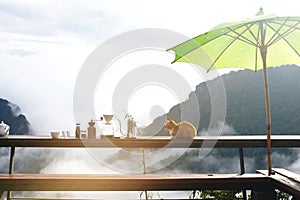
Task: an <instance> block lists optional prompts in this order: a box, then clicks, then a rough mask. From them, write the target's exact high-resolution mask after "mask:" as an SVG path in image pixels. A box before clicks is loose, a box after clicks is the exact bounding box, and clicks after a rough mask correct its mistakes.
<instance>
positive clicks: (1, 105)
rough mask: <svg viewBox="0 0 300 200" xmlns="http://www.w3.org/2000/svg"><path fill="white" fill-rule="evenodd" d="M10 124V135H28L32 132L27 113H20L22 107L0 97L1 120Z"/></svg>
mask: <svg viewBox="0 0 300 200" xmlns="http://www.w3.org/2000/svg"><path fill="white" fill-rule="evenodd" d="M1 121H4V123H6V124H8V125H9V126H10V131H9V134H10V135H21V134H22V135H27V134H29V132H30V124H29V122H28V121H27V119H26V117H25V115H23V114H20V107H19V106H17V105H16V104H13V103H11V102H9V101H8V100H6V99H2V98H0V122H1Z"/></svg>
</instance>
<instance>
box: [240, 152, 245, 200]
mask: <svg viewBox="0 0 300 200" xmlns="http://www.w3.org/2000/svg"><path fill="white" fill-rule="evenodd" d="M239 155H240V170H241V175H242V174H245V162H244V151H243V147H240V148H239ZM243 199H244V200H246V199H247V192H246V190H243Z"/></svg>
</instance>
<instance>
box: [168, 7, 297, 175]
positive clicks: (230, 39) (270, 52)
mask: <svg viewBox="0 0 300 200" xmlns="http://www.w3.org/2000/svg"><path fill="white" fill-rule="evenodd" d="M169 50H173V51H174V52H175V53H176V57H175V60H174V61H173V62H189V63H194V64H198V65H200V66H202V67H204V68H206V69H207V71H209V70H212V69H219V68H248V69H251V70H255V71H256V70H259V69H263V71H264V81H265V95H266V124H267V148H268V172H269V175H271V169H272V161H271V116H270V104H269V88H268V76H267V71H266V68H267V67H268V66H279V65H283V64H298V63H300V54H299V52H300V17H277V16H275V15H264V14H263V11H262V9H260V11H259V12H258V13H257V14H256V16H255V17H254V18H252V19H247V20H244V21H240V22H228V23H223V24H220V25H219V26H217V27H215V28H213V29H212V30H210V31H209V32H206V33H204V34H201V35H199V36H197V37H195V38H193V39H191V40H188V41H186V42H184V43H182V44H179V45H177V46H175V47H173V48H171V49H169Z"/></svg>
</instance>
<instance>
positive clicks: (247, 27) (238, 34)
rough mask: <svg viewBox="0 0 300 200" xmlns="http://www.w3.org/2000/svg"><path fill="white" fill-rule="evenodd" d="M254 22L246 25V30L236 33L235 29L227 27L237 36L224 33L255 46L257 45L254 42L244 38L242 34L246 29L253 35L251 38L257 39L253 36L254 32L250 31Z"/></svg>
mask: <svg viewBox="0 0 300 200" xmlns="http://www.w3.org/2000/svg"><path fill="white" fill-rule="evenodd" d="M253 25H254V24H252V25H251V26H246V30H244V31H243V32H242V33H238V32H236V31H235V30H233V29H231V28H229V27H228V29H229V30H231V32H233V33H235V34H236V35H237V36H238V37H234V36H232V35H229V34H228V33H226V35H227V36H229V37H232V38H237V39H238V40H240V41H242V42H245V43H247V44H250V45H253V46H256V47H257V44H255V43H254V42H252V41H251V40H249V39H248V38H246V37H245V36H243V35H242V34H243V33H245V32H246V31H249V33H250V34H251V35H252V36H253V38H254V39H255V40H256V41H257V38H256V37H255V36H254V34H253V33H252V31H251V29H250V28H251V27H252V26H253Z"/></svg>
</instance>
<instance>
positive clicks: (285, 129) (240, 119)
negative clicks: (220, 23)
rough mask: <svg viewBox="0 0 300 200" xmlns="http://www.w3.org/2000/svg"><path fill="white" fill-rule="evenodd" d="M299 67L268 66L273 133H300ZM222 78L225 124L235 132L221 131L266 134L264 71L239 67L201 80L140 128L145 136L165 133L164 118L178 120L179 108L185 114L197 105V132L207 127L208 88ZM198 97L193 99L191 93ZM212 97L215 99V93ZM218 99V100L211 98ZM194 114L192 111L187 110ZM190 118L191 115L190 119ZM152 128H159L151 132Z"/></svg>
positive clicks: (209, 116)
mask: <svg viewBox="0 0 300 200" xmlns="http://www.w3.org/2000/svg"><path fill="white" fill-rule="evenodd" d="M299 77H300V67H297V66H295V65H287V66H281V67H276V68H268V78H269V90H270V106H271V118H272V122H271V123H272V134H273V135H282V134H286V135H291V134H292V135H293V134H300V126H298V125H299V124H300V104H299V102H300V92H299V88H300V79H299ZM220 81H223V83H224V88H225V94H226V99H225V100H226V115H225V123H226V124H227V125H229V126H230V127H232V128H233V129H234V131H235V132H233V133H223V134H237V135H263V134H265V129H266V124H265V121H266V120H265V116H266V115H265V93H264V79H263V72H262V71H261V70H260V71H258V72H254V71H251V70H241V71H238V72H230V73H229V74H226V75H223V76H221V77H219V78H217V79H214V80H210V81H209V82H207V83H205V82H204V83H201V84H199V85H198V86H197V87H196V91H195V92H193V94H190V98H189V99H188V100H187V101H185V102H183V103H181V104H178V105H175V106H174V107H172V108H171V109H170V111H169V113H167V114H165V115H164V116H161V117H159V118H157V119H155V120H154V122H153V123H152V124H150V125H149V126H148V127H146V128H144V129H143V134H145V135H152V134H157V135H166V134H168V133H167V132H166V131H165V130H164V128H160V127H163V123H164V121H165V119H166V118H167V119H174V120H175V121H177V122H179V121H181V120H180V118H181V111H182V109H187V111H185V112H186V113H189V112H190V111H192V109H193V108H197V106H199V111H200V120H199V127H198V133H200V132H201V131H203V130H207V129H208V127H209V125H210V119H211V111H212V109H211V97H210V90H209V88H208V85H210V89H211V88H214V87H217V84H219V82H220ZM195 95H196V97H197V100H198V101H197V102H195V100H194V98H191V97H192V96H195ZM214 98H218V97H216V96H214ZM214 101H218V99H214ZM190 113H193V112H190ZM191 120H193V118H191ZM153 130H160V131H159V132H158V133H153V132H152V131H153Z"/></svg>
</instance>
